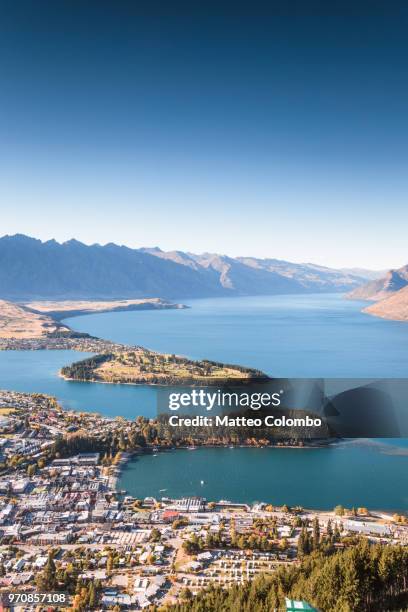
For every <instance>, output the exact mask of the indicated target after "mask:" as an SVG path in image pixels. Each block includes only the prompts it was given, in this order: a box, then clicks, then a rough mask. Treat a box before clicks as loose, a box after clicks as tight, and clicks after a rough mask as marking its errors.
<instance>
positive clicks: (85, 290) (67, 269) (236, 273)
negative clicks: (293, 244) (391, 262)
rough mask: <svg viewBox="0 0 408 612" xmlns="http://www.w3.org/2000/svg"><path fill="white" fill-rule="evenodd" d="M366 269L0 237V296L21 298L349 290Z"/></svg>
mask: <svg viewBox="0 0 408 612" xmlns="http://www.w3.org/2000/svg"><path fill="white" fill-rule="evenodd" d="M365 280H366V278H363V277H362V276H358V275H354V274H350V273H348V272H343V271H341V270H331V269H330V268H324V267H321V266H316V265H313V264H293V263H290V262H286V261H281V260H275V259H256V258H251V257H240V258H231V257H227V256H225V255H217V254H209V253H204V254H202V255H195V254H193V253H183V252H182V251H172V252H169V253H165V252H163V251H161V250H160V249H158V248H153V249H144V248H141V249H131V248H128V247H126V246H119V245H116V244H113V243H109V244H106V245H104V246H101V245H99V244H93V245H90V246H88V245H85V244H82V243H81V242H78V241H77V240H69V241H68V242H64V243H62V244H60V243H58V242H56V241H55V240H48V241H46V242H42V241H41V240H37V239H35V238H30V237H28V236H24V235H21V234H16V235H15V236H3V237H2V238H0V297H1V298H4V299H8V300H15V301H24V302H27V301H33V300H44V299H47V300H90V299H92V300H112V299H135V298H153V297H160V298H164V299H175V298H177V299H182V298H197V297H217V296H234V295H272V294H278V293H306V292H323V291H325V292H329V291H349V290H350V289H353V288H354V287H357V286H358V285H360V284H362V283H364V282H365Z"/></svg>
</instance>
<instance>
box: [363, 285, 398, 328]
mask: <svg viewBox="0 0 408 612" xmlns="http://www.w3.org/2000/svg"><path fill="white" fill-rule="evenodd" d="M363 312H367V313H368V314H371V315H375V316H376V317H381V318H383V319H392V320H394V321H408V285H407V286H406V287H404V288H403V289H400V290H399V291H397V292H396V293H393V294H392V295H390V296H389V297H387V298H385V299H383V300H380V301H379V302H376V303H375V304H372V305H371V306H368V307H367V308H365V309H364V311H363Z"/></svg>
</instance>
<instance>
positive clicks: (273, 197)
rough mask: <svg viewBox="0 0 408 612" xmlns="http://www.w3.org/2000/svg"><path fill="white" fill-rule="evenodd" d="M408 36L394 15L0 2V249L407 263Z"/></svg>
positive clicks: (394, 5)
mask: <svg viewBox="0 0 408 612" xmlns="http://www.w3.org/2000/svg"><path fill="white" fill-rule="evenodd" d="M328 5H330V6H328ZM404 5H405V6H404ZM200 7H201V8H200ZM407 26H408V5H406V3H405V2H402V1H401V2H399V1H392V2H389V3H384V2H377V1H376V0H373V1H371V2H359V1H358V0H355V1H354V2H347V1H345V2H336V1H333V2H330V3H327V2H313V1H312V0H311V1H310V2H307V3H305V2H294V1H292V2H271V3H269V4H268V8H265V5H261V4H258V5H257V3H255V4H251V5H249V4H242V5H241V4H240V3H238V2H237V3H234V4H232V3H223V2H218V3H205V4H204V3H199V2H197V3H185V4H184V5H183V4H181V3H177V2H175V3H169V2H143V1H140V2H126V1H124V0H120V1H118V2H114V1H113V0H111V1H105V0H98V1H97V0H95V1H92V0H87V1H84V2H71V1H69V0H59V1H58V2H55V1H50V2H48V1H45V0H32V1H27V0H22V1H20V2H18V3H16V2H14V1H12V0H10V1H5V0H0V202H1V224H0V230H1V234H5V233H9V234H11V233H15V232H22V233H27V234H29V235H32V236H36V237H39V238H42V239H48V238H56V239H57V240H60V241H63V240H66V239H69V238H71V237H75V238H77V239H79V240H82V241H84V242H86V243H93V242H100V243H105V242H110V241H112V242H117V243H123V244H127V245H129V246H134V247H139V246H154V245H158V246H160V247H161V248H163V249H166V250H167V249H181V250H191V251H196V252H202V251H215V252H220V253H226V254H230V255H255V256H259V257H277V258H282V259H288V260H293V261H313V262H316V263H320V264H323V265H329V266H336V267H340V266H365V267H369V268H377V269H383V268H388V267H398V266H400V265H403V264H405V263H407V262H408V251H407V249H406V242H407V241H406V228H407V226H408V206H407V199H408V198H407V196H408V172H407V161H408V159H407V158H408V148H407V143H408V123H407V110H406V109H407V107H408V80H407V77H408V63H407V58H408V39H407V36H406V32H407Z"/></svg>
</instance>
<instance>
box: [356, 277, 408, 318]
mask: <svg viewBox="0 0 408 612" xmlns="http://www.w3.org/2000/svg"><path fill="white" fill-rule="evenodd" d="M347 297H349V298H350V299H354V300H369V301H372V302H374V304H372V305H371V306H367V308H365V309H364V312H367V313H369V314H372V315H375V316H377V317H382V318H384V319H395V320H399V321H406V320H408V265H406V266H402V267H401V268H398V269H397V270H389V271H388V272H387V273H386V274H385V275H384V276H383V277H381V278H379V279H376V280H373V281H370V282H368V283H366V284H364V285H361V286H360V287H357V288H356V289H354V290H353V291H351V292H350V293H349V294H348V296H347Z"/></svg>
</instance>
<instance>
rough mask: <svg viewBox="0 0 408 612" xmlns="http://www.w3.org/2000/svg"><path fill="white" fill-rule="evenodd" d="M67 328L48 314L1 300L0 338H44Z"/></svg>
mask: <svg viewBox="0 0 408 612" xmlns="http://www.w3.org/2000/svg"><path fill="white" fill-rule="evenodd" d="M57 330H59V331H63V330H67V328H66V327H63V326H61V325H59V324H58V323H57V322H56V321H54V320H53V319H52V318H51V317H50V316H48V315H47V314H45V313H44V314H41V313H38V312H32V311H30V310H29V309H27V308H25V307H23V306H18V305H17V304H12V303H10V302H6V301H5V300H0V338H17V339H23V338H42V337H45V336H47V335H48V334H51V333H54V332H55V331H57Z"/></svg>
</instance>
